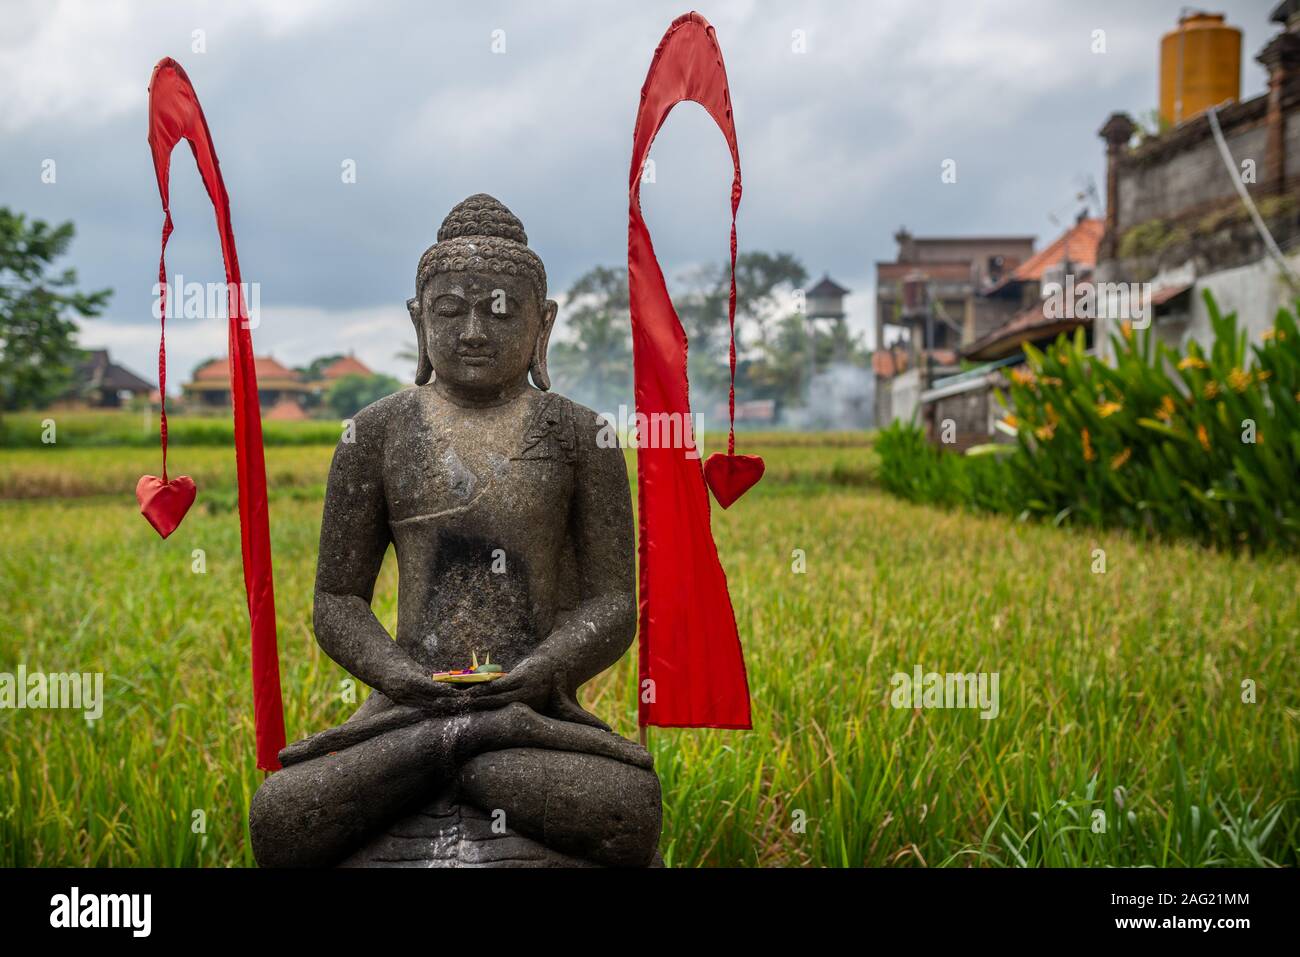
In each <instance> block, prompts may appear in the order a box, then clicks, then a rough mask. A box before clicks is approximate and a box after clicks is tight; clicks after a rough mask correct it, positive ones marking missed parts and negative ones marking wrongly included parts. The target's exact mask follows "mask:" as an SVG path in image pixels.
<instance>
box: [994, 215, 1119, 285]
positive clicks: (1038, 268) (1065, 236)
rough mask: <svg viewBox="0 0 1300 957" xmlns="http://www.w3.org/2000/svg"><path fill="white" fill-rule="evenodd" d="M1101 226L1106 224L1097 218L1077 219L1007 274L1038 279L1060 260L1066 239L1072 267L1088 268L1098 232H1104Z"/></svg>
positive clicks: (1093, 260)
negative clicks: (1053, 240) (1052, 240)
mask: <svg viewBox="0 0 1300 957" xmlns="http://www.w3.org/2000/svg"><path fill="white" fill-rule="evenodd" d="M1105 229H1106V224H1105V223H1104V222H1103V221H1102V220H1100V219H1081V220H1079V221H1078V222H1077V223H1075V224H1074V225H1073V226H1071V227H1070V228H1069V229H1067V230H1066V231H1065V232H1064V233H1062V234H1061V235H1060V236H1058V237H1057V238H1056V241H1055V242H1054V243H1052V244H1051V245H1050V246H1048V247H1046V248H1045V249H1042V250H1039V251H1038V252H1036V253H1034V255H1032V256H1030V257H1029V258H1028V259H1026V260H1025V261H1024V262H1023V263H1021V264H1020V265H1019V266H1017V267H1016V269H1015V271H1014V272H1013V273H1012V274H1011V278H1012V279H1019V280H1022V281H1023V280H1026V279H1042V278H1043V273H1044V272H1046V271H1047V270H1048V269H1049V268H1050V267H1052V266H1055V265H1056V264H1057V263H1059V262H1060V261H1061V259H1062V257H1063V256H1064V254H1065V251H1066V244H1067V242H1068V244H1069V253H1070V265H1071V266H1073V267H1074V268H1075V269H1076V270H1078V269H1081V268H1086V269H1091V268H1092V267H1093V266H1095V265H1097V245H1098V244H1099V243H1100V242H1101V234H1102V233H1103V232H1105Z"/></svg>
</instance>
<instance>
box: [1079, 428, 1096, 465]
mask: <svg viewBox="0 0 1300 957" xmlns="http://www.w3.org/2000/svg"><path fill="white" fill-rule="evenodd" d="M1082 434H1083V460H1084V461H1085V462H1091V461H1093V460H1094V459H1096V458H1097V453H1096V452H1094V451H1093V449H1092V436H1090V435H1089V434H1088V430H1087V429H1084V430H1083V433H1082Z"/></svg>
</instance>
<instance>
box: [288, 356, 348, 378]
mask: <svg viewBox="0 0 1300 957" xmlns="http://www.w3.org/2000/svg"><path fill="white" fill-rule="evenodd" d="M342 358H343V353H341V352H336V353H333V354H332V355H328V356H320V357H319V358H316V359H312V360H311V362H309V363H307V364H306V365H305V366H298V367H297V369H296V371H297V372H299V373H301V375H302V377H303V381H305V382H316V381H318V380H319V379H320V377H321V373H322V372H324V371H325V370H326V369H327V368H328V367H329V366H331V365H333V364H334V363H336V362H338V361H339V360H340V359H342Z"/></svg>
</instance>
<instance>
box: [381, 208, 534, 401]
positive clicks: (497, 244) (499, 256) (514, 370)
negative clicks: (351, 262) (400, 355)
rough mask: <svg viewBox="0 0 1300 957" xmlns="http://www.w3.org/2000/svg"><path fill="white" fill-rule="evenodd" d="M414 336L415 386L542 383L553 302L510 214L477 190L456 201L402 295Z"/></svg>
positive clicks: (484, 390)
mask: <svg viewBox="0 0 1300 957" xmlns="http://www.w3.org/2000/svg"><path fill="white" fill-rule="evenodd" d="M406 306H407V309H409V310H410V313H411V321H412V322H414V323H415V331H416V335H417V337H418V339H419V367H418V368H417V370H416V374H415V382H416V384H417V385H425V384H426V383H428V382H429V381H430V379H431V378H432V379H433V380H434V381H435V382H437V383H438V384H439V388H440V390H445V391H446V392H447V393H449V394H451V395H454V396H459V397H462V398H466V399H471V400H477V401H494V400H496V399H500V398H508V397H509V396H510V395H512V394H515V393H516V392H518V391H520V390H522V389H523V388H525V387H526V385H527V376H528V374H529V373H531V374H532V378H533V384H534V385H536V386H537V388H539V389H543V390H545V389H549V388H550V387H551V381H550V378H549V376H548V375H547V372H546V348H547V344H548V342H549V341H550V338H551V328H552V327H553V326H554V324H555V314H556V311H557V309H558V308H559V307H558V306H557V304H556V303H555V302H554V300H551V299H547V298H546V268H545V267H544V266H543V265H542V261H541V259H539V258H538V256H537V254H536V253H535V252H533V251H532V250H531V249H529V248H528V235H527V234H526V233H525V232H524V227H523V224H522V223H521V222H520V221H519V219H518V217H516V216H515V214H514V213H512V212H510V210H508V209H506V207H505V206H504V205H502V204H501V203H500V202H499V201H498V200H496V199H493V198H492V197H491V196H488V195H487V194H486V193H476V194H475V195H473V196H471V197H469V198H468V199H466V200H463V201H462V202H460V203H458V204H457V205H456V206H455V207H454V208H453V209H452V211H451V212H450V213H448V214H447V218H446V219H445V220H443V223H442V227H441V228H440V229H439V230H438V241H437V242H436V243H434V244H433V245H432V246H430V247H429V248H428V249H427V250H425V252H424V255H423V256H421V257H420V265H419V266H418V267H417V269H416V273H415V298H413V299H409V300H407V303H406Z"/></svg>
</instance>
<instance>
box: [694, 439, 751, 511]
mask: <svg viewBox="0 0 1300 957" xmlns="http://www.w3.org/2000/svg"><path fill="white" fill-rule="evenodd" d="M763 467H764V466H763V460H762V458H760V457H759V456H757V455H724V454H722V453H721V452H714V453H713V454H712V455H710V456H709V457H708V459H707V460H705V462H704V480H705V481H706V482H708V483H709V488H711V489H712V490H713V497H714V498H716V499H717V500H718V504H719V505H721V506H722V507H723V508H730V507H731V504H732V503H733V502H735V501H736V499H738V498H740V496H742V495H744V494H745V493H746V492H748V491H749V490H750V489H751V488H753V486H754V485H756V484H757V483H758V480H759V479H761V478H762V477H763Z"/></svg>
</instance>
